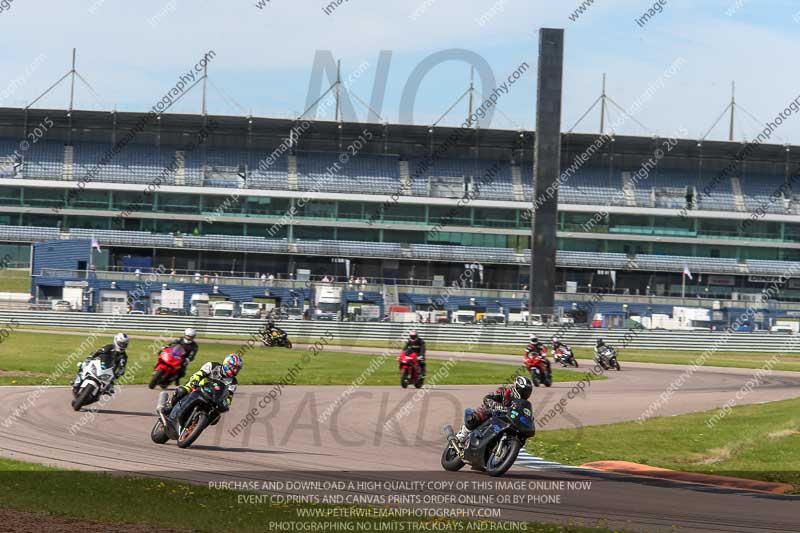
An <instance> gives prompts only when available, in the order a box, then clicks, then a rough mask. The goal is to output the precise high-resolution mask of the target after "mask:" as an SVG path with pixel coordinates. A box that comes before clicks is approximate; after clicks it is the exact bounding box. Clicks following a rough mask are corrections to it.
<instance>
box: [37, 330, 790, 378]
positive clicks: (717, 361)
mask: <svg viewBox="0 0 800 533" xmlns="http://www.w3.org/2000/svg"><path fill="white" fill-rule="evenodd" d="M260 325H261V323H260V322H258V323H256V322H254V323H253V330H254V331H256V330H257V329H258V326H260ZM23 327H24V328H25V329H31V328H33V329H37V328H36V327H35V326H23ZM284 327H286V328H288V329H289V330H291V325H290V324H287V325H286V326H284ZM41 329H43V330H44V329H47V330H49V331H53V330H54V328H41ZM63 329H64V330H69V328H63ZM69 331H75V330H74V329H73V330H69ZM131 334H133V335H152V336H156V335H160V334H161V333H159V332H148V331H135V332H131ZM200 334H201V340H202V338H206V339H219V340H230V341H231V346H233V345H236V346H237V348H238V346H240V345H241V343H242V339H244V337H242V336H236V335H222V334H209V335H204V334H203V333H202V332H200ZM174 336H179V332H174ZM780 339H784V338H783V337H781V338H779V340H780ZM315 340H316V339H308V338H302V337H292V342H293V343H294V344H295V345H301V344H309V343H313V342H314V341H315ZM784 340H788V337H786V338H785V339H784ZM329 344H331V345H334V346H354V347H367V348H380V349H381V350H380V351H383V349H385V348H386V346H387V341H375V340H358V339H333V340H331V341H330V342H329ZM427 345H428V349H429V350H443V351H449V352H454V353H460V352H466V353H487V354H503V355H518V356H520V357H522V351H523V348H524V347H523V346H519V345H504V344H469V345H468V344H459V343H444V342H428V343H427ZM574 350H575V355H576V357H578V358H580V359H591V358H592V357H593V353H594V352H593V350H592V348H584V347H576V348H575V349H574ZM702 354H703V352H702V351H698V350H686V351H684V350H644V349H633V348H630V349H620V350H619V359H620V361H621V362H622V363H623V364H624V362H625V361H631V362H637V363H662V364H671V365H688V364H691V363H693V362H694V361H696V360H697V358H698V357H699V356H700V355H702ZM774 356H778V357H777V360H778V363H777V364H775V365H774V366H773V367H772V368H773V369H774V370H788V371H794V372H800V352H795V353H789V354H774V353H768V352H730V351H718V352H715V353H714V354H713V355H711V356H710V357H707V358H706V359H705V366H720V367H731V368H761V367H762V366H763V365H764V363H765V362H766V361H768V360H770V359H772V358H773V357H774Z"/></svg>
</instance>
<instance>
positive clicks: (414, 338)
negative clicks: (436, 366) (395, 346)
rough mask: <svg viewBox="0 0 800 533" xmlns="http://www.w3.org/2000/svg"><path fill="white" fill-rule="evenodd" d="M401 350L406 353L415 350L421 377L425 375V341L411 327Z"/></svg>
mask: <svg viewBox="0 0 800 533" xmlns="http://www.w3.org/2000/svg"><path fill="white" fill-rule="evenodd" d="M403 351H404V352H406V353H407V354H408V353H411V352H416V354H417V362H418V363H419V368H420V371H421V372H422V377H423V378H424V377H425V370H426V365H425V341H424V340H422V337H420V336H419V335H418V334H417V330H415V329H412V330H411V331H409V332H408V340H407V341H406V345H405V346H404V347H403Z"/></svg>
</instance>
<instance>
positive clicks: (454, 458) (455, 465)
mask: <svg viewBox="0 0 800 533" xmlns="http://www.w3.org/2000/svg"><path fill="white" fill-rule="evenodd" d="M442 468H444V469H445V470H447V471H448V472H458V471H459V470H461V469H462V468H464V461H463V460H461V457H459V456H458V453H457V452H456V451H455V450H454V449H453V447H452V446H448V447H447V448H445V449H444V451H443V452H442Z"/></svg>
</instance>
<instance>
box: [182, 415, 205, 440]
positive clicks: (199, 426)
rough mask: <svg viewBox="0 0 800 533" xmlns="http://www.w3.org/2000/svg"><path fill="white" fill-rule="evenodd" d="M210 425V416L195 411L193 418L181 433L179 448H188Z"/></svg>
mask: <svg viewBox="0 0 800 533" xmlns="http://www.w3.org/2000/svg"><path fill="white" fill-rule="evenodd" d="M207 425H208V414H206V413H204V412H203V411H195V412H194V413H193V414H192V417H191V418H190V419H189V420H188V421H187V423H186V427H185V428H184V429H183V430H182V431H181V434H180V435H179V436H178V447H179V448H188V447H189V446H191V445H192V444H193V443H194V441H196V440H197V438H198V437H199V436H200V434H201V433H202V432H203V430H204V429H206V426H207Z"/></svg>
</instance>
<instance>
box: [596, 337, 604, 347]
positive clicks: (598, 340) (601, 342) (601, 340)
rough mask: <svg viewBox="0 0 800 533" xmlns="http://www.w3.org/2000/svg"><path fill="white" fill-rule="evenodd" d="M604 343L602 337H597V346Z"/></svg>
mask: <svg viewBox="0 0 800 533" xmlns="http://www.w3.org/2000/svg"><path fill="white" fill-rule="evenodd" d="M604 344H605V343H604V342H603V339H602V338H600V339H597V346H602V345H604Z"/></svg>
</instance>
